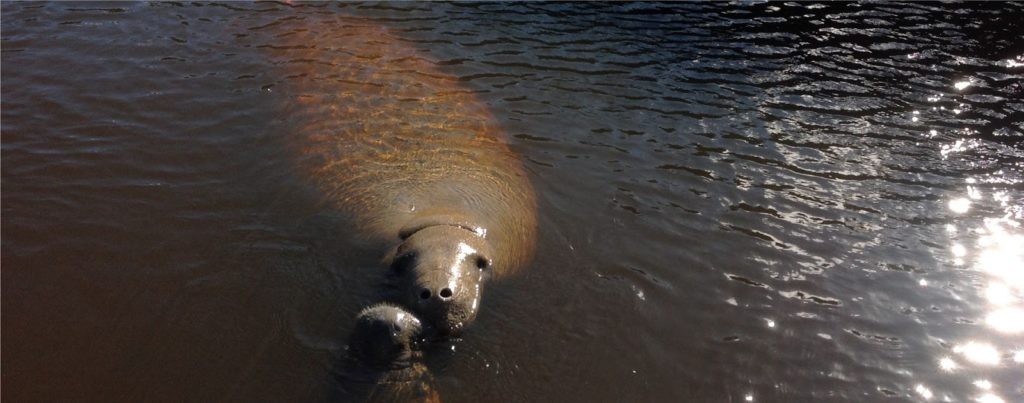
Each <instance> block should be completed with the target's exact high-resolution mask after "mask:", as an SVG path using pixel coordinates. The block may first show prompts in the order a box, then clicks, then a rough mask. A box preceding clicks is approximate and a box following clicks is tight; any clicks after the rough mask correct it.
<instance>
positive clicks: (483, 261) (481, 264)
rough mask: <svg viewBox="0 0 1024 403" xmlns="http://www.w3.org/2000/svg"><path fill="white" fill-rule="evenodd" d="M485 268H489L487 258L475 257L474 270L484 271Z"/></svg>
mask: <svg viewBox="0 0 1024 403" xmlns="http://www.w3.org/2000/svg"><path fill="white" fill-rule="evenodd" d="M487 266H490V262H488V261H487V258H485V257H483V256H480V255H477V257H476V268H478V269H480V270H483V269H486V268H487Z"/></svg>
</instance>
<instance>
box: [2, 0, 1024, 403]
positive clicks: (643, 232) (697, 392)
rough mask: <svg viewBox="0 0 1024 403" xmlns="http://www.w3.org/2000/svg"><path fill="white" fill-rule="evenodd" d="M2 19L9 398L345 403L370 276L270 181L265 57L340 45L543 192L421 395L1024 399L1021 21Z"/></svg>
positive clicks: (555, 10)
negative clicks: (421, 90) (499, 273)
mask: <svg viewBox="0 0 1024 403" xmlns="http://www.w3.org/2000/svg"><path fill="white" fill-rule="evenodd" d="M0 11H2V26H0V28H2V42H0V51H2V53H0V58H2V59H0V62H2V64H0V70H2V80H0V86H2V94H0V95H2V97H0V113H2V116H0V119H2V120H0V135H2V138H0V140H2V156H0V157H2V158H0V163H2V188H0V202H2V227H0V230H2V269H0V270H2V271H0V273H2V340H3V345H2V347H3V348H2V350H3V357H2V384H3V392H2V394H3V399H4V400H10V401H69V400H74V401H78V400H87V401H140V400H144V401H181V400H189V401H209V400H230V401H326V400H330V399H341V400H346V399H352V398H354V396H353V395H350V394H346V391H345V390H344V385H342V384H340V383H339V382H338V381H337V379H336V378H335V377H334V376H333V375H332V374H333V373H335V367H336V365H337V362H338V357H339V356H340V355H341V354H342V352H343V351H344V348H345V338H346V336H347V334H348V333H349V331H350V330H351V326H352V318H353V317H354V315H355V314H356V312H358V311H359V309H361V308H362V307H363V306H364V305H365V304H366V303H367V301H370V300H372V299H373V298H374V296H375V291H374V285H375V282H376V281H377V279H378V277H377V274H378V270H379V266H378V262H379V260H380V258H381V255H382V253H383V251H380V250H376V249H373V248H369V247H368V245H367V243H366V242H365V241H364V240H363V239H362V238H360V237H359V234H355V233H351V232H349V231H346V230H345V228H344V227H343V226H341V225H339V223H341V222H344V220H343V219H342V218H341V217H338V216H337V214H336V213H333V212H331V211H328V210H325V209H323V208H321V207H320V205H319V204H318V203H316V195H315V194H312V193H313V192H311V191H310V188H309V187H308V186H306V185H305V184H303V183H302V180H301V178H298V177H297V176H296V174H295V172H294V170H292V169H291V166H292V165H291V164H292V162H291V157H292V156H290V155H288V152H286V150H287V149H288V147H287V145H286V144H282V141H283V140H282V136H281V133H284V132H286V131H287V130H288V128H289V127H293V125H295V124H297V122H294V121H293V120H291V119H290V118H289V116H287V115H284V114H282V113H281V112H280V111H281V110H282V109H281V105H283V104H286V103H287V102H288V101H289V99H288V97H287V94H284V93H283V92H284V91H280V89H281V88H283V87H285V86H286V84H287V83H288V80H289V79H292V78H289V77H288V76H286V75H282V74H279V71H280V69H279V67H280V66H278V65H275V62H274V60H273V58H270V57H268V56H267V52H266V49H267V48H268V47H273V46H275V45H278V44H280V41H281V38H280V35H281V34H282V32H281V30H282V29H281V28H280V26H281V25H283V22H287V23H288V24H289V25H293V24H309V25H310V26H318V27H330V26H331V24H347V23H352V22H353V21H359V22H360V23H366V22H370V23H375V24H379V25H382V26H386V27H388V28H390V29H391V30H392V31H393V32H394V33H396V34H397V35H399V36H401V37H402V38H404V39H405V40H407V41H409V42H410V43H411V44H413V45H414V46H415V47H417V48H419V49H421V50H422V52H423V54H424V57H428V58H430V59H432V60H436V61H437V62H438V64H439V66H440V67H439V69H440V70H442V71H444V72H445V73H446V74H450V75H452V76H455V77H458V79H459V81H460V82H461V84H462V85H463V86H464V87H466V88H467V89H469V90H472V91H474V92H476V94H477V96H478V97H479V98H480V99H481V100H482V101H483V102H485V103H486V104H487V105H489V107H490V108H491V112H492V113H493V114H494V115H495V117H496V118H497V120H498V122H499V123H500V124H501V126H502V127H503V128H504V130H505V131H506V132H507V134H508V135H509V142H510V143H511V145H512V147H513V149H514V150H515V151H517V152H519V153H520V154H521V156H522V158H523V161H524V163H525V165H526V169H527V170H528V172H529V174H530V176H531V180H532V182H533V185H534V187H535V189H536V191H537V196H538V214H539V220H540V226H539V235H538V239H537V241H538V249H537V253H536V258H535V259H534V261H533V264H532V265H531V266H530V268H529V269H528V270H526V271H525V272H524V273H523V275H521V276H519V277H517V278H513V279H509V280H507V281H504V282H502V283H500V284H492V285H491V286H490V287H489V288H488V289H487V292H486V294H485V296H484V299H483V309H482V311H481V313H480V316H479V318H478V320H477V323H476V324H475V325H474V326H473V328H472V329H470V330H469V331H468V332H467V333H466V334H465V335H464V337H463V338H462V339H460V340H454V341H452V342H449V343H441V344H438V345H434V346H431V347H430V348H429V349H428V351H427V355H428V366H429V367H430V370H431V371H432V373H433V374H434V376H435V378H436V380H437V387H438V391H439V393H440V394H441V396H442V398H443V399H444V400H445V401H451V402H462V401H466V402H468V401H480V400H483V399H488V400H491V399H494V400H506V401H737V402H739V401H833V400H834V401H880V400H894V401H926V400H933V401H946V400H949V401H972V400H982V401H1000V400H997V399H1001V400H1002V401H1006V402H1012V401H1022V400H1024V381H1022V380H1024V325H1022V323H1024V256H1022V254H1024V252H1022V251H1024V228H1021V224H1022V223H1024V208H1022V205H1024V184H1022V180H1024V162H1022V161H1024V39H1022V37H1021V36H1020V32H1024V6H1022V5H1021V4H1019V3H1018V4H1005V3H996V4H980V3H967V4H924V5H920V4H902V5H891V4H834V5H832V4H814V3H799V4H794V3H756V4H751V3H740V4H732V5H727V4H694V3H683V4H669V5H658V4H611V5H608V4H589V3H588V4H583V3H571V4H536V3H527V4H421V3H385V4H340V5H338V4H314V5H302V4H299V5H289V4H284V3H228V4H192V3H189V4H184V3H153V4H143V3H116V4H89V3H57V4H44V3H9V2H5V3H4V4H3V5H2V10H0ZM327 67H329V66H326V67H325V68H327Z"/></svg>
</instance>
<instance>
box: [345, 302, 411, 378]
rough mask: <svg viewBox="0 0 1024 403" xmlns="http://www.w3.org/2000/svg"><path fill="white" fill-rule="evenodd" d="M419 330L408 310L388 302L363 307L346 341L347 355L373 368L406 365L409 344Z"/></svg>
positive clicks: (409, 353) (408, 356)
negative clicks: (348, 353) (349, 353)
mask: <svg viewBox="0 0 1024 403" xmlns="http://www.w3.org/2000/svg"><path fill="white" fill-rule="evenodd" d="M422 331H423V326H422V325H421V324H420V320H419V319H417V318H416V316H414V315H413V314H412V313H409V312H407V311H405V310H404V309H402V308H399V307H397V306H394V305H390V304H379V305H374V306H372V307H369V308H366V309H363V310H362V312H360V313H359V316H358V317H357V318H356V326H355V329H354V330H353V331H352V336H351V338H350V340H349V349H350V352H351V354H352V355H353V356H354V357H355V358H356V359H357V360H359V361H361V362H362V363H363V364H365V365H367V366H369V367H376V368H391V367H400V366H402V365H406V364H408V362H409V360H410V358H411V356H412V349H413V343H414V342H415V341H416V338H417V337H418V336H419V334H421V333H422Z"/></svg>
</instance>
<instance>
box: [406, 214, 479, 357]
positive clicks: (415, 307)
mask: <svg viewBox="0 0 1024 403" xmlns="http://www.w3.org/2000/svg"><path fill="white" fill-rule="evenodd" d="M403 237H404V241H403V242H402V244H400V245H399V246H398V248H397V249H396V251H395V253H394V255H393V256H394V258H393V259H392V260H391V262H390V268H389V270H390V272H391V275H390V276H391V278H392V283H393V286H394V288H395V291H396V292H397V294H396V295H394V297H393V298H394V300H396V302H398V303H401V304H402V305H404V306H406V307H408V308H409V309H410V310H411V311H412V312H413V313H414V314H416V316H417V317H418V318H419V319H420V320H421V321H423V325H424V328H425V330H426V331H427V332H429V333H430V334H431V336H434V337H441V338H444V337H451V336H457V335H458V334H459V333H460V332H461V331H462V330H463V329H464V328H465V327H467V326H469V324H470V323H472V322H473V320H475V319H476V315H477V311H478V310H479V308H480V296H481V293H482V292H483V286H484V282H485V281H486V279H488V278H490V271H491V266H492V261H491V257H490V256H491V247H490V245H489V244H488V242H487V240H485V239H484V238H483V237H481V236H480V235H479V234H478V233H477V232H475V231H472V230H470V229H467V228H466V227H464V226H460V225H431V226H427V227H424V228H419V229H416V230H415V231H409V233H403Z"/></svg>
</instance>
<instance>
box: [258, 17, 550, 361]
mask: <svg viewBox="0 0 1024 403" xmlns="http://www.w3.org/2000/svg"><path fill="white" fill-rule="evenodd" d="M277 31H278V32H281V34H279V35H278V38H279V39H280V41H279V43H282V44H283V45H281V46H275V47H274V49H273V54H274V57H275V58H276V60H275V61H276V63H278V64H279V65H280V66H282V67H283V68H284V69H285V73H286V78H285V79H284V80H282V86H281V87H282V88H283V90H284V91H287V93H286V98H287V99H288V101H287V102H288V104H289V105H288V107H287V113H288V118H289V119H291V120H292V121H294V122H298V123H297V124H295V125H294V130H293V131H292V132H291V133H289V134H288V138H287V141H288V142H289V143H290V144H291V145H293V146H294V147H295V148H294V149H295V153H296V154H297V158H296V161H297V163H296V166H297V171H299V174H300V175H301V176H302V177H304V178H308V179H309V181H310V183H311V184H312V185H313V187H314V188H315V189H316V191H317V193H318V195H319V197H322V201H323V203H325V205H326V206H327V207H328V208H329V209H332V210H336V211H338V212H341V213H342V214H343V215H344V216H347V217H350V218H351V222H352V227H351V228H339V229H338V230H339V231H356V232H357V233H359V235H360V236H361V237H364V238H365V239H368V240H371V241H372V242H370V243H371V244H375V245H380V253H381V254H382V255H383V256H384V259H383V263H382V265H381V270H386V275H385V278H386V279H387V280H386V282H385V283H386V285H385V287H384V290H383V292H382V301H381V302H382V303H383V304H382V305H379V306H376V307H374V309H373V310H370V311H369V312H368V311H364V312H363V313H362V314H361V315H360V318H358V320H359V321H361V322H366V321H370V322H381V321H387V320H388V319H386V318H396V317H400V316H403V315H396V312H397V313H405V314H408V315H409V316H411V317H412V318H415V320H416V325H415V328H416V330H417V334H412V333H413V332H409V331H407V329H408V326H406V325H408V324H409V323H411V322H406V323H398V322H395V323H393V325H394V329H395V332H394V335H393V336H396V337H404V338H415V339H417V340H423V339H444V338H448V337H453V336H456V335H459V334H460V333H461V331H462V330H464V329H465V328H466V327H467V326H469V325H470V324H471V323H472V322H473V320H474V319H475V318H476V316H477V313H478V311H479V309H480V308H481V298H482V296H483V293H484V290H485V288H486V287H487V286H490V284H491V283H493V282H494V281H495V280H500V279H502V278H507V277H509V276H512V275H514V274H515V273H517V272H519V271H521V270H523V269H524V267H525V266H526V265H527V264H528V263H529V261H530V259H531V257H532V254H533V249H534V242H535V241H534V238H535V231H536V212H535V210H536V204H535V198H534V193H533V188H532V186H531V185H530V181H529V179H528V177H527V176H526V173H525V171H524V169H523V166H522V162H521V161H520V158H519V156H518V155H516V154H515V153H514V152H513V151H511V150H510V149H509V147H508V145H507V143H506V141H505V136H504V133H502V131H501V129H500V128H499V126H498V125H497V123H496V121H495V119H494V117H493V116H492V115H491V114H490V112H489V111H488V108H487V106H486V105H484V104H483V103H482V102H481V101H479V100H478V99H476V97H475V96H474V93H473V92H472V91H471V90H470V89H468V88H466V87H463V86H461V85H460V83H459V80H458V79H457V78H455V77H453V76H450V75H448V74H445V73H443V72H441V71H440V70H439V68H438V67H437V65H436V64H435V62H433V61H432V60H430V58H429V56H428V54H425V53H424V52H422V51H420V50H418V49H416V48H415V47H414V46H412V43H411V42H409V41H407V40H405V39H402V38H400V37H398V36H396V35H394V34H393V33H391V32H390V31H389V30H388V29H387V28H384V27H380V26H376V25H373V24H370V23H366V22H361V21H355V20H353V21H346V20H344V19H339V20H338V21H337V23H336V24H332V25H331V26H329V27H328V26H302V25H301V24H300V23H295V24H292V25H290V26H288V24H282V26H280V27H277ZM365 286H367V287H371V286H376V285H375V284H366V285H365ZM403 320H406V321H407V320H408V319H403ZM399 322H400V321H399ZM362 328H364V329H368V328H374V326H369V327H367V326H363V327H362ZM358 329H359V328H357V330H356V331H355V332H354V334H353V341H352V343H350V346H364V349H369V350H375V352H371V353H362V354H356V355H357V356H360V357H363V358H364V359H369V360H374V358H368V357H391V356H392V354H391V353H389V351H391V350H389V349H393V348H394V346H401V345H403V344H404V343H405V342H406V341H407V340H393V339H394V337H390V338H387V339H388V340H384V341H381V342H380V343H381V344H380V345H378V346H374V345H373V344H372V343H370V344H367V343H366V340H361V338H363V337H371V336H364V335H372V334H377V333H375V332H372V331H360V330H358ZM398 329H401V331H399V330H398ZM399 335H401V336H399ZM372 337H380V338H382V339H383V337H382V336H372ZM399 356H403V357H404V356H405V355H403V354H399ZM377 359H379V358H377ZM403 360H404V358H403Z"/></svg>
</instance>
